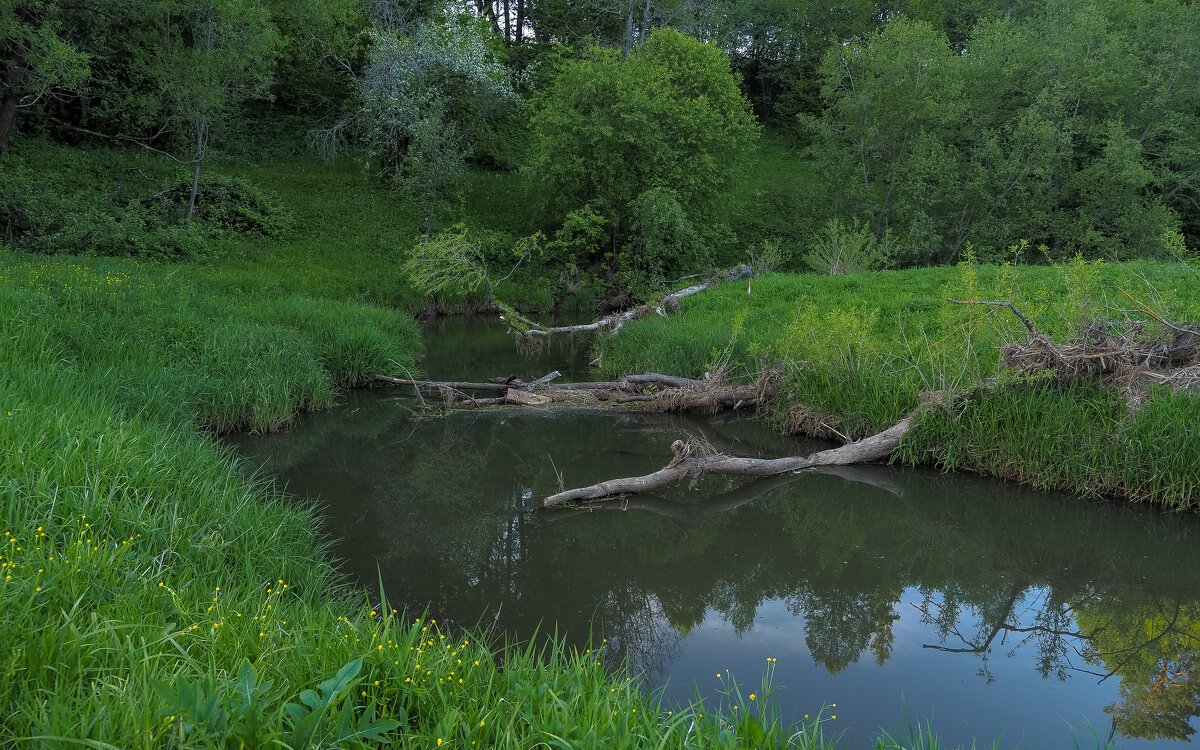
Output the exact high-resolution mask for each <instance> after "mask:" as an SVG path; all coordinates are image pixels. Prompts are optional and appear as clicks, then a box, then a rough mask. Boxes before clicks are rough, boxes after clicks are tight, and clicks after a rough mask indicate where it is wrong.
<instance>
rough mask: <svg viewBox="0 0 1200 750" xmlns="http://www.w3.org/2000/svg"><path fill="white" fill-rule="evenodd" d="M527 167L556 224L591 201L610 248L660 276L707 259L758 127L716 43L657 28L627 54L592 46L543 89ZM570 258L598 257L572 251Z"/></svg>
mask: <svg viewBox="0 0 1200 750" xmlns="http://www.w3.org/2000/svg"><path fill="white" fill-rule="evenodd" d="M532 132H533V139H534V146H533V157H532V159H531V160H530V164H529V167H528V169H529V171H530V173H531V174H532V176H533V177H534V179H535V180H537V181H538V182H539V183H540V184H541V185H542V188H543V191H544V196H545V203H546V207H547V210H548V211H549V215H550V217H551V219H552V220H553V221H554V222H555V223H561V221H562V220H563V219H564V218H565V217H566V216H567V215H568V214H570V213H571V212H573V211H576V210H578V209H580V208H582V207H584V206H587V207H589V208H590V209H591V210H592V211H595V212H596V213H598V214H599V215H600V216H602V217H603V218H604V220H605V222H606V226H607V227H608V230H609V236H608V247H598V248H595V251H596V252H597V253H602V252H604V251H610V252H611V251H617V252H620V251H622V250H623V251H624V252H623V253H622V256H623V258H622V261H623V264H624V266H625V268H626V270H632V271H635V272H637V273H639V274H640V275H646V276H649V277H651V278H656V277H657V278H662V277H663V275H664V274H666V275H670V274H673V273H676V272H678V271H681V270H682V269H683V268H685V267H687V266H689V265H691V266H694V265H695V264H696V263H697V262H703V260H704V257H703V245H704V243H703V242H702V241H701V238H702V237H708V238H711V237H712V229H713V227H711V226H709V225H707V224H708V222H707V220H708V218H709V216H710V214H711V210H712V208H713V207H714V205H715V203H716V202H717V201H718V200H720V199H721V198H722V197H723V196H724V194H725V192H726V190H727V189H728V186H729V184H730V181H731V179H732V176H733V171H734V169H735V168H736V166H737V164H738V161H739V159H740V158H741V157H742V156H744V154H745V152H746V151H747V150H749V149H750V148H752V147H753V145H754V141H755V138H756V137H757V126H756V125H755V123H754V121H753V118H752V116H751V113H750V109H749V106H748V105H747V103H746V100H745V98H744V97H743V96H742V94H741V91H740V90H739V89H738V86H737V79H736V78H735V77H734V76H733V74H732V73H731V71H730V66H729V60H728V58H727V57H726V55H725V53H724V52H722V51H721V49H720V48H718V47H716V46H714V45H708V44H703V43H701V42H699V41H697V40H696V39H694V38H692V37H688V36H686V35H684V34H682V33H680V32H677V31H673V30H657V31H655V32H654V33H652V34H651V35H650V37H649V38H648V39H647V41H646V42H644V43H643V44H641V45H640V46H638V47H637V48H636V49H635V50H634V51H633V52H632V53H631V54H630V55H628V56H625V55H623V54H622V53H621V52H619V51H617V50H612V49H605V48H601V47H592V48H591V49H590V50H588V51H587V53H586V54H584V55H583V56H582V57H581V58H578V59H569V60H566V61H564V62H563V63H562V65H561V67H560V68H559V70H558V71H557V74H556V76H555V78H554V81H553V83H552V84H551V85H550V87H548V88H547V89H546V90H544V91H542V92H541V93H540V95H539V101H538V109H537V112H536V114H535V115H534V117H533V123H532ZM572 260H595V258H594V257H593V258H573V259H572Z"/></svg>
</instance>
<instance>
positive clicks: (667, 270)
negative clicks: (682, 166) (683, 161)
mask: <svg viewBox="0 0 1200 750" xmlns="http://www.w3.org/2000/svg"><path fill="white" fill-rule="evenodd" d="M629 210H630V214H631V215H632V221H631V231H630V240H629V243H628V244H627V245H626V246H625V248H624V249H623V250H622V251H621V257H620V263H619V266H620V269H621V275H622V276H624V277H625V283H626V285H627V286H628V287H630V288H635V287H636V286H637V285H638V284H639V283H649V284H651V285H657V284H659V283H662V282H664V281H668V280H670V279H672V278H675V277H677V276H680V275H681V274H682V273H684V272H685V271H686V270H698V269H701V268H704V267H706V266H708V265H710V263H711V261H710V258H709V255H708V253H707V252H706V251H705V247H704V244H703V243H702V242H701V240H700V234H699V233H698V232H697V231H696V228H695V227H693V226H692V222H691V220H690V219H689V218H688V214H687V211H685V210H684V208H683V206H682V205H680V203H679V198H678V194H677V193H676V192H675V191H674V190H671V189H670V188H652V189H650V190H647V191H646V192H644V193H642V194H641V195H639V196H638V197H637V198H636V199H634V201H633V203H631V204H630V207H629Z"/></svg>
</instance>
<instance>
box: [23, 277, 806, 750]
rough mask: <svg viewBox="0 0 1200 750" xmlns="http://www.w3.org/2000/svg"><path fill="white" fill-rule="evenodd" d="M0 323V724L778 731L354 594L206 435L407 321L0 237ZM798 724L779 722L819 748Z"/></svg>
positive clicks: (425, 731) (575, 732)
mask: <svg viewBox="0 0 1200 750" xmlns="http://www.w3.org/2000/svg"><path fill="white" fill-rule="evenodd" d="M214 278H219V277H214ZM0 339H2V340H3V341H4V342H5V346H4V347H3V349H2V350H0V394H3V395H2V396H0V445H2V446H3V452H2V453H0V478H2V479H0V481H2V482H3V483H2V484H0V513H2V518H3V520H2V521H0V525H2V533H3V534H4V537H3V549H2V550H0V566H2V568H3V570H2V571H0V573H2V575H3V579H2V580H0V633H4V634H5V636H4V643H5V651H4V655H3V664H2V665H0V705H4V706H5V707H6V710H5V711H4V713H3V714H2V716H0V745H4V746H11V747H26V746H35V747H46V748H56V747H62V748H67V747H79V746H81V745H82V746H88V747H96V748H104V747H121V748H129V747H141V748H163V747H241V746H243V745H242V744H240V743H242V742H245V743H246V744H245V745H244V746H246V747H259V746H262V747H266V746H273V745H272V744H271V743H273V742H283V743H286V746H292V747H309V746H351V745H356V744H358V743H359V742H360V741H363V740H369V739H370V738H372V737H374V738H381V739H385V740H386V741H387V742H388V743H390V744H392V745H394V746H398V747H438V746H440V747H471V746H473V745H474V746H479V747H513V748H526V747H531V746H533V745H534V744H537V743H538V742H544V741H547V740H551V739H554V738H556V737H558V738H562V739H563V741H565V742H568V743H583V744H586V745H589V746H610V747H635V746H646V745H650V744H653V745H655V746H660V747H683V746H684V744H685V739H684V738H685V737H686V736H687V735H688V734H689V732H690V734H691V737H692V740H691V742H692V746H694V743H695V742H697V741H698V740H699V741H703V742H704V743H705V744H707V745H708V746H712V747H734V746H737V743H738V742H740V740H738V739H736V735H737V734H743V735H744V736H750V737H761V736H769V737H776V738H778V737H779V736H781V733H783V732H784V731H785V729H784V728H783V727H781V726H779V725H778V724H774V725H773V723H772V722H773V721H774V720H773V719H771V718H769V717H770V713H769V712H768V711H764V712H762V713H760V712H758V711H757V710H755V711H747V710H746V709H745V708H741V709H739V710H737V711H735V710H733V708H732V706H733V705H735V703H746V701H744V700H741V699H736V694H735V693H733V692H731V698H730V704H729V705H727V706H723V707H720V708H723V709H724V710H723V711H722V710H717V711H715V712H711V713H710V712H707V711H706V709H705V708H704V707H703V706H696V707H693V708H691V709H688V710H685V711H683V712H678V713H673V712H670V711H667V710H665V709H664V708H663V707H661V706H660V705H659V704H658V703H657V701H656V700H655V699H654V698H653V697H647V696H646V695H645V694H644V692H643V690H642V689H641V686H640V685H638V684H637V683H636V682H633V681H631V680H629V679H628V678H627V676H624V675H611V674H608V673H606V672H605V670H604V668H603V667H601V665H600V661H599V660H598V659H597V657H596V656H595V655H593V654H589V653H586V652H585V653H566V652H564V651H562V650H560V649H550V650H547V651H544V652H533V651H529V650H520V649H503V648H501V649H500V650H497V649H496V648H494V647H493V645H491V644H486V643H479V642H477V640H476V638H477V637H476V636H475V635H471V634H468V635H465V636H464V634H462V633H460V632H455V631H444V630H440V629H439V628H438V626H437V624H436V620H432V619H431V620H426V619H423V618H417V619H415V620H414V619H408V618H405V616H404V615H403V614H401V613H397V612H395V611H393V610H391V609H390V608H388V607H387V605H386V604H384V605H382V606H380V605H379V604H378V600H377V602H376V604H375V605H374V608H372V606H373V605H372V604H371V603H369V602H368V599H367V597H366V595H365V594H363V593H361V592H357V593H356V592H351V591H349V590H347V589H345V588H343V587H342V586H341V584H340V583H339V578H338V576H337V574H336V572H335V571H334V569H333V567H332V565H331V563H330V561H329V560H328V558H327V556H326V554H325V550H324V548H323V543H322V542H321V541H319V540H320V537H319V534H318V531H317V528H316V520H315V517H314V516H313V515H312V514H311V513H310V512H308V511H307V510H306V509H304V508H302V507H298V506H297V504H295V503H294V502H292V501H288V500H285V499H284V498H283V497H281V496H279V495H278V494H276V493H275V492H274V491H272V490H271V489H270V488H269V487H268V486H266V485H265V484H263V483H261V482H259V481H255V480H253V479H247V478H246V477H245V476H243V474H242V473H241V471H240V470H239V468H238V467H237V466H236V465H235V463H234V462H233V460H232V459H231V456H230V455H229V454H228V452H227V451H225V450H223V449H222V448H220V447H219V446H218V444H217V443H216V442H215V441H214V440H213V439H212V438H211V437H209V436H207V435H206V433H207V432H208V431H210V430H228V429H242V428H250V429H271V428H273V427H276V426H278V425H280V424H283V423H284V422H286V421H287V419H288V418H289V417H290V415H292V414H293V413H294V412H295V410H296V409H300V408H312V407H319V406H322V405H325V404H327V403H329V402H330V401H331V400H332V399H333V398H334V396H335V389H336V388H337V387H341V386H347V385H354V384H357V383H361V382H363V381H364V380H365V379H366V378H367V377H369V376H370V375H371V374H373V373H374V372H376V371H378V370H382V369H387V368H388V367H389V366H390V363H389V360H396V361H398V362H401V363H403V364H405V365H406V366H408V367H412V366H413V361H412V358H413V355H414V354H415V353H416V351H417V349H418V346H419V343H418V339H417V333H416V330H415V326H414V325H413V323H412V321H411V319H409V318H408V317H406V316H403V315H400V314H397V313H394V312H391V311H387V310H382V309H379V308H370V307H363V306H360V305H356V304H352V303H345V302H337V301H330V300H317V299H304V298H299V297H292V298H276V297H275V296H274V294H273V293H270V292H268V293H261V294H255V293H253V292H252V291H250V290H245V289H239V288H236V285H234V286H233V287H230V288H227V289H225V290H223V291H221V290H219V288H218V287H217V286H216V285H215V284H214V283H209V284H208V285H207V286H205V287H203V288H200V287H196V286H193V285H192V284H190V283H188V282H185V281H180V280H179V275H178V274H175V275H172V274H171V269H170V267H167V266H162V265H158V264H153V263H138V262H134V261H121V260H89V261H87V262H81V261H80V260H78V259H43V258H32V259H31V258H27V257H18V256H15V255H13V254H7V255H4V256H0ZM306 690H313V691H315V692H312V693H305V692H302V691H306ZM756 692H758V693H759V694H760V695H762V697H763V698H765V697H766V694H769V688H768V690H767V691H765V692H764V691H763V690H761V689H759V690H757V691H756ZM289 703H290V704H292V705H291V706H289V705H288V704H289ZM749 705H754V706H755V707H757V705H758V704H756V703H754V702H751V703H750V704H749ZM819 727H820V724H819V722H813V723H809V724H808V725H806V727H802V728H797V729H802V730H803V731H804V732H806V736H807V737H808V742H809V745H808V746H813V747H819V746H821V744H820V743H821V740H820V739H819V735H820V731H819ZM746 733H748V734H746ZM33 738H36V740H35V739H33Z"/></svg>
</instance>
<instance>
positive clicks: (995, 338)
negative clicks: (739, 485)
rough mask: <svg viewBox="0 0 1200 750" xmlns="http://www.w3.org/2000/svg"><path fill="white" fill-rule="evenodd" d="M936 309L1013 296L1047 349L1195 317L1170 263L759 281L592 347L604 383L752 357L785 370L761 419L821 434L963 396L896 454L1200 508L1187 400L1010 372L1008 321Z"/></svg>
mask: <svg viewBox="0 0 1200 750" xmlns="http://www.w3.org/2000/svg"><path fill="white" fill-rule="evenodd" d="M1125 292H1128V293H1129V294H1130V295H1132V298H1133V299H1131V298H1130V296H1126V294H1125ZM946 297H953V298H955V299H976V300H979V299H982V300H1010V301H1013V302H1015V303H1016V304H1017V305H1018V306H1019V307H1020V308H1021V309H1022V311H1023V312H1024V313H1025V314H1026V315H1028V316H1029V317H1030V318H1031V319H1032V320H1033V321H1035V323H1036V325H1037V326H1038V327H1039V330H1040V331H1041V332H1043V333H1046V334H1047V335H1049V336H1050V337H1051V338H1052V339H1054V340H1056V341H1063V340H1066V339H1068V338H1070V337H1072V336H1076V335H1078V331H1079V330H1080V325H1081V324H1082V323H1084V322H1087V321H1091V320H1096V319H1102V320H1110V319H1118V320H1123V319H1125V318H1126V317H1129V318H1133V319H1140V320H1147V319H1148V320H1149V325H1146V326H1145V328H1144V335H1146V336H1152V335H1154V334H1155V330H1154V329H1155V326H1157V325H1158V324H1157V323H1155V322H1154V320H1153V319H1152V318H1151V317H1150V316H1149V315H1147V314H1146V313H1145V311H1144V310H1143V309H1142V308H1141V307H1140V304H1145V305H1147V306H1149V307H1151V308H1152V309H1154V310H1155V311H1157V312H1158V313H1159V314H1160V315H1163V316H1165V317H1166V318H1168V319H1173V320H1175V321H1185V320H1186V321H1191V320H1196V319H1198V318H1200V274H1198V273H1196V272H1195V271H1194V270H1193V269H1191V268H1189V267H1188V266H1186V265H1183V264H1180V263H1129V264H1102V263H1085V262H1083V261H1074V262H1070V263H1065V264H1062V265H1059V266H1020V267H1016V266H1008V265H1005V266H978V265H975V264H972V263H964V264H962V265H960V266H959V267H958V268H927V269H918V270H912V271H886V272H876V273H860V274H853V275H848V276H834V277H830V276H817V275H782V274H780V275H770V276H766V277H763V278H759V279H755V280H754V281H753V283H752V285H751V286H747V285H746V284H744V283H740V284H728V285H725V286H724V287H721V288H719V289H717V290H715V291H711V292H707V293H705V294H703V295H697V296H695V297H691V298H688V299H687V300H685V301H684V305H683V311H682V314H680V315H677V316H672V317H668V318H659V319H647V320H645V321H642V322H641V323H639V325H637V326H630V327H627V328H626V329H623V330H622V331H621V333H620V335H619V336H616V337H608V338H604V339H601V340H600V341H599V342H598V343H597V348H598V353H599V354H600V355H601V356H602V361H603V367H604V369H605V370H606V371H607V372H610V373H619V372H637V371H642V370H645V369H650V370H657V371H660V372H670V373H674V374H680V375H687V376H699V375H700V374H701V373H702V372H704V371H706V370H709V369H711V368H713V367H714V366H718V365H719V366H723V367H726V368H727V369H728V370H729V371H730V372H731V373H733V374H738V373H745V372H750V371H753V370H754V369H755V368H757V367H758V366H759V364H760V363H761V361H762V358H763V357H767V358H771V359H778V360H782V361H783V362H784V368H785V371H786V385H785V387H784V389H783V393H782V396H781V399H780V403H779V408H778V409H776V410H775V414H774V418H775V419H777V420H778V421H779V423H780V425H781V426H782V427H784V428H786V429H789V430H791V431H796V432H807V433H811V434H817V435H821V436H825V437H831V438H835V439H836V438H838V437H839V436H842V435H844V436H848V437H852V438H857V437H861V436H864V435H867V434H870V433H873V432H876V431H879V430H881V429H883V428H885V427H887V426H888V425H891V424H893V423H895V422H896V421H897V420H899V419H900V418H901V417H902V416H903V415H905V414H907V413H909V412H910V411H912V410H913V409H915V408H917V407H918V405H919V404H920V400H921V394H922V392H930V391H943V392H946V391H955V392H964V393H968V394H969V395H968V396H967V397H965V398H961V399H958V400H956V401H955V402H954V405H953V408H951V409H949V410H947V409H929V410H927V411H926V412H925V413H924V415H923V416H922V418H921V419H920V421H919V423H918V425H917V426H916V428H915V429H914V430H913V431H912V432H911V433H910V435H909V436H908V437H907V438H906V439H905V441H904V443H903V444H902V445H901V447H900V449H899V450H898V451H897V453H896V458H897V459H898V460H901V461H906V462H911V463H933V464H936V465H938V466H940V467H942V468H945V469H948V470H949V469H961V470H970V471H977V472H982V473H986V474H991V475H996V476H1001V477H1005V478H1009V479H1015V480H1019V481H1022V482H1025V483H1028V484H1031V485H1033V486H1035V487H1040V488H1055V489H1065V490H1068V491H1071V492H1076V493H1080V494H1084V495H1093V496H1114V497H1122V498H1128V499H1131V500H1135V501H1145V502H1152V503H1158V504H1162V505H1164V506H1167V507H1171V508H1176V509H1183V508H1192V507H1195V506H1196V505H1197V503H1200V461H1198V460H1197V456H1200V432H1198V431H1197V429H1196V424H1198V422H1197V419H1198V418H1200V398H1198V397H1197V396H1195V395H1190V394H1187V393H1173V392H1170V391H1168V390H1167V389H1165V388H1151V389H1150V390H1149V392H1148V393H1147V394H1144V395H1148V397H1149V398H1148V400H1146V401H1145V402H1144V403H1130V402H1129V401H1128V399H1127V398H1125V397H1124V396H1123V395H1121V392H1120V386H1121V385H1122V384H1121V383H1117V382H1113V381H1112V380H1109V381H1105V380H1102V379H1096V380H1093V381H1089V382H1086V383H1063V382H1061V381H1059V380H1058V379H1056V378H1053V377H1043V378H1032V379H1031V378H1025V377H1023V378H1017V377H1010V376H1009V375H1008V374H1007V373H1006V372H1005V371H1004V370H1003V368H1001V367H1000V363H999V354H998V350H999V347H1000V346H1002V345H1004V344H1006V343H1010V342H1012V341H1016V340H1020V339H1022V338H1027V336H1028V332H1027V331H1025V329H1024V328H1022V327H1021V324H1020V322H1019V321H1018V320H1017V319H1016V317H1015V316H1012V315H1010V314H1009V313H1008V312H1007V311H1005V310H1000V311H997V310H996V309H995V308H979V307H975V306H962V305H952V304H949V303H947V302H946V301H945V298H946ZM1134 300H1136V302H1135V301H1134ZM997 376H999V379H998V381H996V382H995V383H989V384H987V385H986V387H981V386H982V384H983V382H984V380H985V379H988V378H995V377H997Z"/></svg>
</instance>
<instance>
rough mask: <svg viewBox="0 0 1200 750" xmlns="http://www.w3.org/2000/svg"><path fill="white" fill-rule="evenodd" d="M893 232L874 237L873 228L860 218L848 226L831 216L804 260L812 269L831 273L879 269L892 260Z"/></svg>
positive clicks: (833, 274)
mask: <svg viewBox="0 0 1200 750" xmlns="http://www.w3.org/2000/svg"><path fill="white" fill-rule="evenodd" d="M890 240H891V235H890V234H885V236H884V239H883V241H882V242H881V241H879V240H877V239H875V235H874V234H872V233H871V230H870V229H869V228H867V227H866V226H864V225H863V224H862V222H860V221H859V220H858V219H855V220H854V223H853V224H852V225H851V226H846V225H845V224H843V223H842V221H841V219H830V220H829V221H827V222H826V223H825V231H824V232H823V233H821V234H820V235H817V236H815V237H813V249H812V250H811V251H810V252H808V253H806V254H805V255H804V262H805V263H807V264H808V267H809V268H811V269H812V270H813V271H816V272H817V273H822V274H829V275H830V276H837V275H838V274H842V273H854V272H855V271H877V270H879V269H881V268H886V267H887V266H888V265H889V264H890V263H891V260H892V259H891V252H890V250H891V247H890V245H891V242H890Z"/></svg>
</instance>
